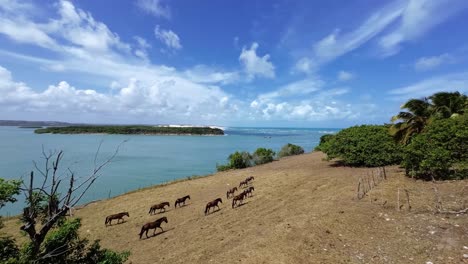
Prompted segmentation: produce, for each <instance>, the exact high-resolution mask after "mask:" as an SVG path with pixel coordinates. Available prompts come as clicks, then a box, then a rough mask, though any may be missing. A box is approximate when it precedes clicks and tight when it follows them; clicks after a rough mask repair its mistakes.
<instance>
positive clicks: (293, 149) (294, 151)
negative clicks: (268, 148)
mask: <svg viewBox="0 0 468 264" xmlns="http://www.w3.org/2000/svg"><path fill="white" fill-rule="evenodd" d="M300 154H304V149H303V148H302V147H301V146H298V145H294V144H291V143H288V144H286V145H284V146H283V147H282V148H281V150H280V151H279V152H278V158H282V157H286V156H294V155H300Z"/></svg>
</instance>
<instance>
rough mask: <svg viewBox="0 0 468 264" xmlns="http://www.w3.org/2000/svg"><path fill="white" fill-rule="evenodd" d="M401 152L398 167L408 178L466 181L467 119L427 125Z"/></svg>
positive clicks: (463, 117) (462, 118) (451, 119)
mask: <svg viewBox="0 0 468 264" xmlns="http://www.w3.org/2000/svg"><path fill="white" fill-rule="evenodd" d="M404 149H405V151H404V158H403V162H402V165H403V167H405V169H406V173H407V175H409V176H411V177H416V178H422V179H435V180H439V179H463V178H468V116H466V115H463V116H459V117H456V118H446V119H440V120H435V121H433V122H431V124H429V125H428V126H427V127H426V128H425V130H424V132H423V133H420V134H418V135H415V136H414V137H413V138H412V140H411V143H409V144H408V145H407V146H406V147H405V148H404Z"/></svg>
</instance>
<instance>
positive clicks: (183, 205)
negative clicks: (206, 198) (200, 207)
mask: <svg viewBox="0 0 468 264" xmlns="http://www.w3.org/2000/svg"><path fill="white" fill-rule="evenodd" d="M189 205H191V203H189V204H182V205H179V208H182V207H185V206H189Z"/></svg>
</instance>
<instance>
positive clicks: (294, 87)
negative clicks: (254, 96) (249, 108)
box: [258, 78, 324, 102]
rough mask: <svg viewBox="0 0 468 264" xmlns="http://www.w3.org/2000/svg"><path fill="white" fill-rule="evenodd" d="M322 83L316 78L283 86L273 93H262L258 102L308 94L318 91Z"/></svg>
mask: <svg viewBox="0 0 468 264" xmlns="http://www.w3.org/2000/svg"><path fill="white" fill-rule="evenodd" d="M323 85H324V82H323V81H322V80H320V79H318V78H308V79H304V80H300V81H296V82H292V83H289V84H287V85H284V86H282V87H280V88H278V89H276V90H275V91H273V92H268V93H264V94H261V95H259V96H258V99H259V101H260V102H265V101H269V100H271V99H276V98H282V99H286V98H287V97H297V96H304V95H307V94H310V93H312V92H315V91H318V90H320V89H321V88H322V87H323Z"/></svg>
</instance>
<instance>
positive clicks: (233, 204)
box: [232, 191, 247, 208]
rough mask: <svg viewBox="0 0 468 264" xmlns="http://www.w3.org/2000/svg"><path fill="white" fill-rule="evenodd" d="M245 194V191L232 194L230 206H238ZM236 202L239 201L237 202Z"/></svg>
mask: <svg viewBox="0 0 468 264" xmlns="http://www.w3.org/2000/svg"><path fill="white" fill-rule="evenodd" d="M246 196H247V194H246V193H245V191H243V192H241V193H240V194H238V195H236V196H234V198H232V208H234V206H235V205H237V206H239V205H240V204H242V202H243V201H244V198H245V197H246ZM237 202H239V204H238V203H237Z"/></svg>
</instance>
